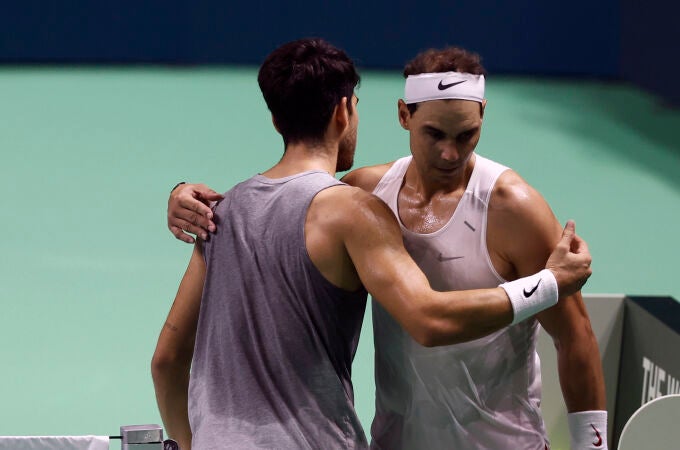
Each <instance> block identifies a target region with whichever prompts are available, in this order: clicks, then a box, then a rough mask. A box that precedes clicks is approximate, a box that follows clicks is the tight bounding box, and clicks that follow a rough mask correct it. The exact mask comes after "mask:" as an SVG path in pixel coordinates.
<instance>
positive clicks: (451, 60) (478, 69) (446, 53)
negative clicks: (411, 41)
mask: <svg viewBox="0 0 680 450" xmlns="http://www.w3.org/2000/svg"><path fill="white" fill-rule="evenodd" d="M481 59H482V58H481V57H480V56H479V55H478V54H477V53H474V52H470V51H467V50H465V49H464V48H460V47H446V48H443V49H436V48H430V49H428V50H425V51H423V52H420V53H418V54H417V55H416V56H415V58H413V59H412V60H410V61H409V62H407V63H406V65H405V66H404V78H407V77H408V76H409V75H419V74H421V73H437V72H463V73H471V74H473V75H486V69H484V66H482V63H481ZM406 106H407V107H408V110H409V112H410V113H411V114H413V113H414V112H416V110H417V109H418V104H417V103H411V104H409V105H406Z"/></svg>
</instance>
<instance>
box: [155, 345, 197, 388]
mask: <svg viewBox="0 0 680 450" xmlns="http://www.w3.org/2000/svg"><path fill="white" fill-rule="evenodd" d="M190 366H191V360H190V359H188V358H187V357H185V356H184V355H182V354H180V353H175V352H168V351H160V350H158V349H156V352H155V353H154V354H153V357H152V358H151V377H152V378H153V380H154V381H157V380H158V379H160V378H162V377H164V376H167V375H168V374H170V373H177V372H182V371H188V370H189V368H190Z"/></svg>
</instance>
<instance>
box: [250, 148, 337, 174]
mask: <svg viewBox="0 0 680 450" xmlns="http://www.w3.org/2000/svg"><path fill="white" fill-rule="evenodd" d="M337 160H338V146H337V144H335V145H332V144H327V143H319V144H306V143H295V144H289V145H287V146H286V151H285V152H284V154H283V157H282V158H281V160H280V161H279V162H278V163H277V164H276V165H275V166H274V167H272V168H271V169H269V170H267V171H266V172H263V173H262V175H264V176H265V177H268V178H284V177H288V176H291V175H296V174H298V173H302V172H307V171H310V170H322V171H324V172H328V173H329V174H330V175H331V176H335V168H336V166H337Z"/></svg>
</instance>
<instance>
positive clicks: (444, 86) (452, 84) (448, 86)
mask: <svg viewBox="0 0 680 450" xmlns="http://www.w3.org/2000/svg"><path fill="white" fill-rule="evenodd" d="M442 81H444V80H439V84H438V85H437V89H439V90H440V91H445V90H446V89H448V88H450V87H453V86H455V85H457V84H460V83H465V82H466V81H467V80H463V81H456V82H455V83H449V84H442Z"/></svg>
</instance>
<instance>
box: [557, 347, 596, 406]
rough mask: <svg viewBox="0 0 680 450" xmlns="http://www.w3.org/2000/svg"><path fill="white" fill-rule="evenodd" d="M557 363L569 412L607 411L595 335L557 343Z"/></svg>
mask: <svg viewBox="0 0 680 450" xmlns="http://www.w3.org/2000/svg"><path fill="white" fill-rule="evenodd" d="M557 364H558V371H559V376H560V386H561V387H562V394H563V396H564V402H565V404H566V405H567V410H568V411H569V412H577V411H589V410H605V409H606V407H607V404H606V397H605V387H604V376H603V374H602V364H601V362H600V353H599V350H598V347H597V341H596V340H595V337H594V336H592V337H590V338H582V339H578V340H577V339H568V340H567V342H564V343H557Z"/></svg>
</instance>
